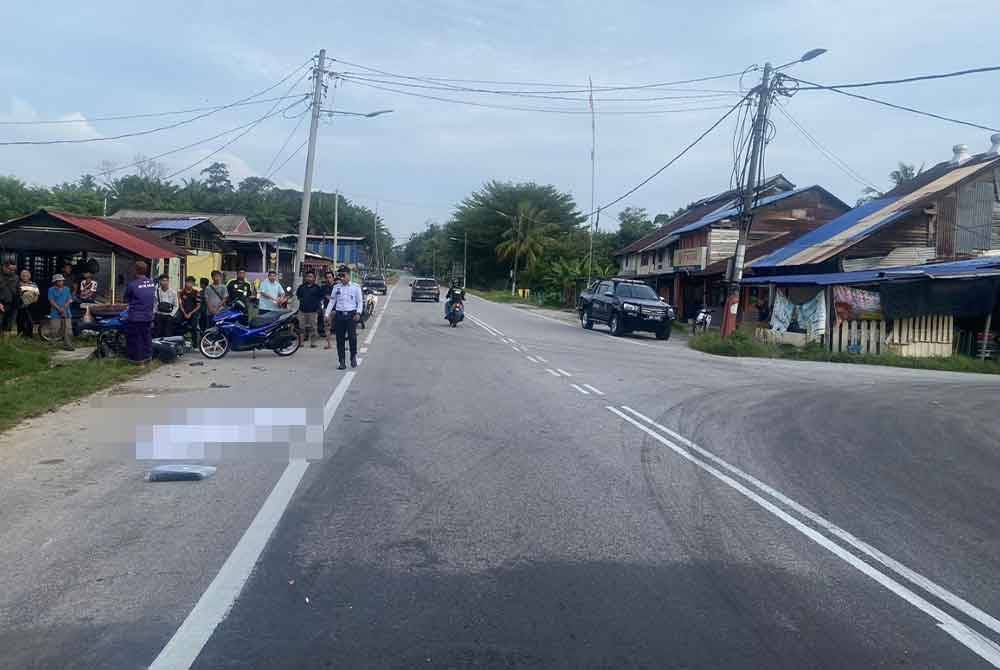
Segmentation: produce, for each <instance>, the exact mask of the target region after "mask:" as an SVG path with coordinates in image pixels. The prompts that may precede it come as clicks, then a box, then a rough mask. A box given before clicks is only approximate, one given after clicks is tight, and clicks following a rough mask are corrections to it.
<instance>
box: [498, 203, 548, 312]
mask: <svg viewBox="0 0 1000 670" xmlns="http://www.w3.org/2000/svg"><path fill="white" fill-rule="evenodd" d="M504 216H506V217H507V218H509V219H511V227H510V228H509V229H508V230H506V231H505V232H504V234H503V238H504V239H503V241H502V242H501V243H500V244H498V245H497V247H496V253H497V258H499V259H500V260H511V259H513V264H512V265H513V267H512V269H511V273H510V274H511V285H510V294H511V295H514V294H515V293H516V292H517V262H518V259H521V258H523V259H524V266H525V267H526V268H529V269H530V268H531V266H533V265H534V264H535V263H536V262H537V261H538V259H539V258H541V256H542V252H543V251H544V249H545V231H546V228H547V225H546V222H545V217H546V216H547V212H546V211H545V210H543V209H539V208H538V207H536V206H535V205H533V204H532V203H530V202H527V201H525V202H521V203H518V205H517V213H515V214H514V216H510V215H507V214H505V215H504Z"/></svg>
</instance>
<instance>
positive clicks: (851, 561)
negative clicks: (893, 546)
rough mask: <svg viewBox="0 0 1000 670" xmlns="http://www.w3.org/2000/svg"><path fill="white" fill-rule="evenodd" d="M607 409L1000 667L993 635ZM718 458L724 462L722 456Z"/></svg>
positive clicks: (622, 415)
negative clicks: (983, 633) (988, 634)
mask: <svg viewBox="0 0 1000 670" xmlns="http://www.w3.org/2000/svg"><path fill="white" fill-rule="evenodd" d="M623 409H624V407H623ZM607 410H608V411H610V412H612V413H614V414H616V415H618V416H619V417H621V418H622V419H624V420H625V421H627V422H629V423H630V424H632V425H633V426H635V427H636V428H638V429H639V430H641V431H643V432H644V433H646V434H647V435H649V436H650V437H652V438H653V439H654V440H656V441H657V442H660V443H661V444H663V445H664V446H666V447H668V448H669V449H670V450H671V451H673V452H674V453H675V454H677V455H678V456H680V457H681V458H683V459H685V460H687V461H689V462H690V463H692V464H693V465H695V466H697V467H698V468H700V469H702V470H704V471H705V472H707V473H708V474H710V475H712V476H713V477H715V478H716V479H718V480H719V481H721V482H722V483H724V484H726V485H727V486H729V487H730V488H732V489H734V490H735V491H737V492H739V493H741V494H742V495H743V496H745V497H746V498H748V499H749V500H751V501H753V502H754V503H756V504H757V505H759V506H760V507H762V508H763V509H765V510H766V511H768V512H770V513H771V514H773V515H774V516H775V517H777V518H778V519H780V520H781V521H784V522H785V523H786V524H788V525H789V526H791V527H792V528H794V529H795V530H797V531H799V532H800V533H802V534H803V535H805V536H806V537H808V538H809V539H810V540H812V541H813V542H815V543H816V544H818V545H819V546H821V547H823V548H824V549H826V550H827V551H829V552H830V553H832V554H833V555H834V556H836V557H838V558H840V559H841V560H843V561H844V562H845V563H847V564H848V565H850V566H851V567H853V568H855V569H856V570H858V571H859V572H861V573H862V574H864V575H866V576H868V577H870V578H871V579H872V580H874V581H875V582H877V583H878V584H879V585H881V586H883V587H884V588H886V589H888V590H889V591H891V592H892V593H894V594H896V595H897V596H899V597H900V598H902V599H903V600H905V601H906V602H908V603H910V604H911V605H913V606H914V607H916V608H917V609H919V610H921V611H922V612H924V613H925V614H927V615H928V616H930V617H931V618H933V619H934V620H935V621H937V624H938V626H939V627H940V628H941V629H942V630H944V631H945V632H946V633H948V635H950V636H952V637H953V638H954V639H956V640H958V642H960V643H961V644H963V645H965V646H966V647H968V648H969V649H970V650H972V651H973V652H974V653H976V654H978V655H979V656H980V657H981V658H983V659H984V660H986V661H987V662H989V663H990V664H992V665H993V667H995V668H1000V645H997V644H996V643H995V642H993V641H992V640H990V639H989V638H987V637H985V636H983V635H981V634H980V633H978V632H976V631H975V630H973V629H972V628H970V627H969V626H967V625H965V624H964V623H962V622H961V621H959V620H958V619H956V618H954V617H953V616H951V615H950V614H948V613H947V612H945V611H943V610H941V609H940V608H939V607H937V606H936V605H934V604H932V603H931V602H929V601H927V600H926V599H924V598H922V597H921V596H919V595H918V594H916V593H914V592H913V591H911V590H910V589H909V588H907V587H906V586H904V585H903V584H901V583H900V582H897V581H896V580H894V579H893V578H892V577H890V576H889V575H887V574H885V573H883V572H880V571H879V570H877V569H875V568H874V567H872V566H871V565H869V564H868V563H866V562H864V561H862V560H861V559H860V558H858V557H857V556H855V555H854V554H852V553H851V552H849V551H848V550H847V549H845V548H844V547H841V546H840V545H839V544H837V543H836V542H834V541H833V540H831V539H830V538H828V537H827V536H825V535H823V534H822V533H820V532H819V531H817V530H815V529H814V528H812V527H810V526H807V525H806V524H804V523H803V522H802V521H799V520H798V519H797V518H795V517H793V516H792V515H791V514H789V513H788V512H786V511H785V510H783V509H781V508H780V507H778V506H777V505H776V504H775V503H773V502H771V501H770V500H768V499H766V498H764V497H762V496H761V495H759V494H757V493H755V492H753V491H751V490H750V489H749V488H747V487H746V486H744V485H743V484H741V483H740V482H738V481H736V480H735V479H733V478H732V477H730V476H729V475H727V474H725V473H724V472H722V471H721V470H719V469H718V468H716V467H714V466H712V465H710V464H709V463H707V462H706V461H703V460H702V459H700V458H698V457H697V456H694V455H693V454H692V453H691V452H690V451H688V450H687V449H685V448H684V447H681V446H679V445H677V444H675V443H674V442H671V441H670V440H668V439H667V438H665V437H664V436H662V435H660V434H659V433H657V432H656V431H654V430H652V429H651V428H649V427H647V426H645V425H643V424H641V423H639V422H638V421H636V420H635V419H633V418H632V417H630V416H628V415H627V414H625V413H624V412H621V411H619V410H618V409H616V408H615V407H611V406H607ZM633 411H634V410H633ZM699 453H700V452H699ZM718 460H719V461H721V460H722V459H718ZM731 467H732V469H733V471H735V470H737V468H735V466H731ZM727 469H729V468H727ZM748 476H749V475H748Z"/></svg>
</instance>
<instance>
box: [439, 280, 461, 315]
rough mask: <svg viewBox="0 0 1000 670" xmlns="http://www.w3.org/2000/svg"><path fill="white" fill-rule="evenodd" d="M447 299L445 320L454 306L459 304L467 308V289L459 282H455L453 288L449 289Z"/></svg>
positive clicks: (452, 284) (452, 283)
mask: <svg viewBox="0 0 1000 670" xmlns="http://www.w3.org/2000/svg"><path fill="white" fill-rule="evenodd" d="M445 297H446V298H447V300H446V301H445V303H444V318H446V319H447V318H448V313H449V312H451V307H452V305H454V304H456V303H458V304H459V305H461V306H462V307H464V306H465V304H464V303H465V289H464V288H462V285H461V283H460V282H459V281H458V280H454V281H452V282H451V288H449V289H448V295H447V296H445Z"/></svg>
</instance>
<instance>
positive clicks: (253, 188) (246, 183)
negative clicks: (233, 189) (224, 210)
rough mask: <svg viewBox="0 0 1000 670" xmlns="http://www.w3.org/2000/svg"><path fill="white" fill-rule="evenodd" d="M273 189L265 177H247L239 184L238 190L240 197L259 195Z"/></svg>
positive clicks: (272, 183) (271, 183)
mask: <svg viewBox="0 0 1000 670" xmlns="http://www.w3.org/2000/svg"><path fill="white" fill-rule="evenodd" d="M272 188H274V182H273V181H271V180H270V179H268V178H267V177H247V178H246V179H244V180H243V181H241V182H240V184H239V186H238V189H239V192H240V193H241V194H242V195H251V196H253V195H260V194H261V193H266V192H267V191H269V190H271V189H272Z"/></svg>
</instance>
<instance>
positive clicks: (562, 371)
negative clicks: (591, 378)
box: [556, 368, 573, 377]
mask: <svg viewBox="0 0 1000 670" xmlns="http://www.w3.org/2000/svg"><path fill="white" fill-rule="evenodd" d="M556 372H558V373H559V374H561V375H562V376H563V377H572V376H573V375H571V374H570V373H568V372H566V371H565V370H563V369H562V368H556Z"/></svg>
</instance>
